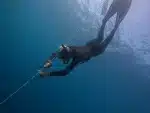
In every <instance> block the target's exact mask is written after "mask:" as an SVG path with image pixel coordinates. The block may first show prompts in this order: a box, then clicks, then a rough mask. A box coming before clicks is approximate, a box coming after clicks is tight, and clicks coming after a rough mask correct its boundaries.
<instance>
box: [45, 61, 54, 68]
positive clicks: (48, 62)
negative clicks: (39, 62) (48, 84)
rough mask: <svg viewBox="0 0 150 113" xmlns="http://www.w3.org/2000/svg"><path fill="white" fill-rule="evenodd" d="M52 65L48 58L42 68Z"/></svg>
mask: <svg viewBox="0 0 150 113" xmlns="http://www.w3.org/2000/svg"><path fill="white" fill-rule="evenodd" d="M51 66H52V61H51V60H48V61H47V62H46V63H45V65H44V68H49V67H51Z"/></svg>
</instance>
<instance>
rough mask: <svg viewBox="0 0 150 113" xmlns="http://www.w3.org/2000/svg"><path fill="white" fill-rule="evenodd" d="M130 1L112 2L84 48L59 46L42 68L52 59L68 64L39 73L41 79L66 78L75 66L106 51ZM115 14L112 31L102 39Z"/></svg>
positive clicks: (48, 64) (50, 62)
mask: <svg viewBox="0 0 150 113" xmlns="http://www.w3.org/2000/svg"><path fill="white" fill-rule="evenodd" d="M131 1H132V0H113V2H112V4H111V6H110V8H109V9H108V12H107V13H106V16H105V17H104V19H103V21H102V26H101V28H100V30H99V32H98V35H97V38H95V39H93V40H90V41H89V42H87V43H86V44H85V45H84V46H67V45H61V46H60V48H59V50H58V51H57V52H55V53H53V54H52V56H51V57H50V58H49V60H47V61H46V63H45V65H44V68H48V67H50V66H51V64H52V59H55V58H58V59H60V60H61V61H63V63H64V64H68V63H69V61H71V63H70V64H68V65H67V66H66V68H65V69H63V70H59V71H52V72H45V71H43V70H40V71H39V74H40V76H41V77H45V76H66V75H68V74H69V73H70V72H71V71H72V70H73V69H74V68H75V67H76V66H77V65H79V64H82V63H84V62H87V61H88V60H90V59H91V58H92V57H96V56H98V55H100V54H102V53H104V51H105V50H106V48H107V46H108V44H109V43H110V42H111V40H112V39H113V36H114V34H115V32H116V30H117V28H118V27H119V24H120V23H121V22H122V20H123V19H124V18H125V16H126V14H127V12H128V10H129V8H130V5H131ZM115 13H117V17H116V23H115V27H114V28H113V30H112V31H111V32H110V34H109V35H108V36H107V38H105V39H104V36H103V34H104V29H105V25H106V23H107V21H108V20H109V19H110V18H111V17H112V16H113V15H114V14H115Z"/></svg>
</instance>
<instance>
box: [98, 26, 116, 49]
mask: <svg viewBox="0 0 150 113" xmlns="http://www.w3.org/2000/svg"><path fill="white" fill-rule="evenodd" d="M116 30H117V27H115V28H114V29H113V30H112V31H111V33H110V34H109V36H108V37H107V38H106V39H105V40H104V41H103V42H102V43H101V44H100V47H101V48H102V50H103V51H105V49H106V48H107V46H108V44H109V43H110V42H111V40H112V39H113V37H114V35H115V32H116Z"/></svg>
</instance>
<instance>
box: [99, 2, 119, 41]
mask: <svg viewBox="0 0 150 113" xmlns="http://www.w3.org/2000/svg"><path fill="white" fill-rule="evenodd" d="M116 12H117V10H116V5H115V4H114V3H112V4H111V6H110V7H109V9H108V12H107V13H106V16H105V17H104V19H103V20H102V26H101V28H100V31H99V32H98V36H97V39H98V41H99V42H101V41H102V40H103V38H104V29H105V26H106V23H107V21H108V20H109V19H110V18H111V17H112V16H113V15H114V14H115V13H116Z"/></svg>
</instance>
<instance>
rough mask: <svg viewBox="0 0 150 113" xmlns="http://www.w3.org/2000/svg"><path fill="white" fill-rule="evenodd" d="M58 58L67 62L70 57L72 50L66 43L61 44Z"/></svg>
mask: <svg viewBox="0 0 150 113" xmlns="http://www.w3.org/2000/svg"><path fill="white" fill-rule="evenodd" d="M58 58H59V59H60V60H62V61H63V63H64V64H68V63H69V61H70V59H71V58H72V52H71V49H70V47H68V46H67V45H63V44H62V45H61V46H60V47H59V51H58Z"/></svg>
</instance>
